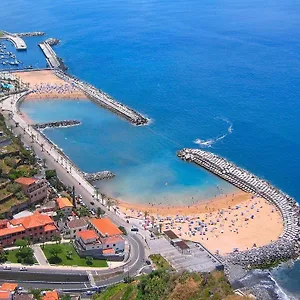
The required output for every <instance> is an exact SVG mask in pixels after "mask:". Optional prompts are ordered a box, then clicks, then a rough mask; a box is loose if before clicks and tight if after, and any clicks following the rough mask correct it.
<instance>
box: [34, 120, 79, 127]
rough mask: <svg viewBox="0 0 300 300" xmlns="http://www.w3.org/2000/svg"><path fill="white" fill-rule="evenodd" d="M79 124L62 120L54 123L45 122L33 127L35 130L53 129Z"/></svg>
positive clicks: (74, 121)
mask: <svg viewBox="0 0 300 300" xmlns="http://www.w3.org/2000/svg"><path fill="white" fill-rule="evenodd" d="M80 124H81V122H80V121H78V120H63V121H55V122H47V123H41V124H35V125H33V127H34V128H36V129H45V128H54V127H70V126H77V125H80Z"/></svg>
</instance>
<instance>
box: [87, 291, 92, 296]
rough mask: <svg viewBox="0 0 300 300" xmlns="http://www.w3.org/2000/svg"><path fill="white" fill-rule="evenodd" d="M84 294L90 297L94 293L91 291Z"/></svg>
mask: <svg viewBox="0 0 300 300" xmlns="http://www.w3.org/2000/svg"><path fill="white" fill-rule="evenodd" d="M85 294H86V295H87V296H91V295H93V294H94V292H92V291H86V292H85Z"/></svg>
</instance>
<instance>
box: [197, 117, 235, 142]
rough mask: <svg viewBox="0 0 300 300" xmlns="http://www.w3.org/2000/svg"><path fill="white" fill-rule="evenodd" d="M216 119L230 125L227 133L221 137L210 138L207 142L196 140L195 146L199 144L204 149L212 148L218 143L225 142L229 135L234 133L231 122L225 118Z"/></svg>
mask: <svg viewBox="0 0 300 300" xmlns="http://www.w3.org/2000/svg"><path fill="white" fill-rule="evenodd" d="M216 119H220V120H222V121H224V122H226V123H227V124H228V125H229V127H228V128H227V132H226V133H225V134H223V135H221V136H217V137H215V138H210V139H207V140H202V139H196V140H194V144H197V145H199V146H200V147H202V148H210V147H211V146H212V145H214V144H215V143H217V142H218V141H221V140H223V139H224V138H225V137H226V136H227V135H229V134H231V133H232V132H233V125H232V123H231V122H230V121H229V120H227V119H224V118H216Z"/></svg>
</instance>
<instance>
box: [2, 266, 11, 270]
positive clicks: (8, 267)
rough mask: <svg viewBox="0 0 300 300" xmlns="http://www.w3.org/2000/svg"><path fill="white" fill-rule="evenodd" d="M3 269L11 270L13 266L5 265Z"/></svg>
mask: <svg viewBox="0 0 300 300" xmlns="http://www.w3.org/2000/svg"><path fill="white" fill-rule="evenodd" d="M3 270H11V266H4V267H3Z"/></svg>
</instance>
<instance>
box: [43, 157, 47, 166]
mask: <svg viewBox="0 0 300 300" xmlns="http://www.w3.org/2000/svg"><path fill="white" fill-rule="evenodd" d="M43 167H44V168H46V158H43Z"/></svg>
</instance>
